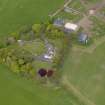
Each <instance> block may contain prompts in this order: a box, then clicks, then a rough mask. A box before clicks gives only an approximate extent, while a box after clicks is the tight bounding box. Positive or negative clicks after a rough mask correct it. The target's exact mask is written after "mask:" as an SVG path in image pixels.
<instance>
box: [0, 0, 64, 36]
mask: <svg viewBox="0 0 105 105" xmlns="http://www.w3.org/2000/svg"><path fill="white" fill-rule="evenodd" d="M63 2H64V1H63V0H53V1H50V0H0V35H4V34H7V33H8V32H13V31H15V30H17V29H18V28H19V27H20V26H22V25H24V24H32V23H39V22H40V21H44V20H46V19H48V14H49V13H50V12H52V11H54V10H56V8H58V6H60V5H62V4H63Z"/></svg>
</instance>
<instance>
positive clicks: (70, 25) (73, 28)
mask: <svg viewBox="0 0 105 105" xmlns="http://www.w3.org/2000/svg"><path fill="white" fill-rule="evenodd" d="M64 28H65V29H67V30H71V31H77V30H78V25H77V24H73V23H66V24H65V25H64Z"/></svg>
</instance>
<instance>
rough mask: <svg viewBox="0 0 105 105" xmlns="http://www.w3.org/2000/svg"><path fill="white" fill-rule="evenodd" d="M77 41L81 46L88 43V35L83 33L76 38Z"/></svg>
mask: <svg viewBox="0 0 105 105" xmlns="http://www.w3.org/2000/svg"><path fill="white" fill-rule="evenodd" d="M78 41H79V42H81V43H83V44H87V43H88V35H87V34H85V33H80V34H79V36H78Z"/></svg>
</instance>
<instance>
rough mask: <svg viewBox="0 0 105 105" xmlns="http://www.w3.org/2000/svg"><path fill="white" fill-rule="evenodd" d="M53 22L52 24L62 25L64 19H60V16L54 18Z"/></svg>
mask: <svg viewBox="0 0 105 105" xmlns="http://www.w3.org/2000/svg"><path fill="white" fill-rule="evenodd" d="M53 24H54V25H55V26H63V24H64V20H62V19H60V18H58V19H55V20H54V23H53Z"/></svg>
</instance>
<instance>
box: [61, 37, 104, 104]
mask: <svg viewBox="0 0 105 105" xmlns="http://www.w3.org/2000/svg"><path fill="white" fill-rule="evenodd" d="M104 56H105V36H104V37H102V38H101V39H100V40H97V41H96V42H94V44H93V45H92V46H90V47H87V48H83V47H80V46H76V45H73V47H72V51H70V54H69V56H68V59H67V60H66V62H65V64H64V67H63V71H64V76H66V77H67V79H68V81H69V82H68V85H69V84H72V85H73V87H74V88H75V89H76V90H77V91H78V92H79V93H80V94H79V95H78V94H77V93H78V92H77V93H76V94H77V96H78V97H79V98H80V99H81V97H80V96H81V95H82V97H84V99H82V101H85V102H87V101H88V100H89V102H91V103H94V104H91V105H105V57H104ZM70 88H71V87H70Z"/></svg>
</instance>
